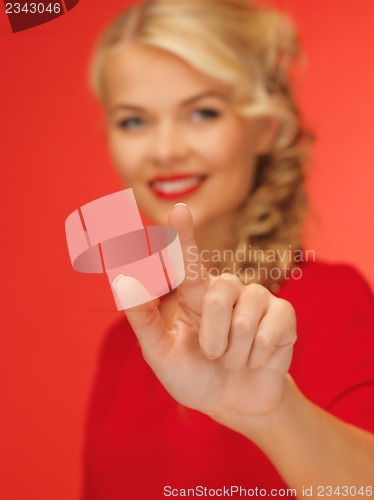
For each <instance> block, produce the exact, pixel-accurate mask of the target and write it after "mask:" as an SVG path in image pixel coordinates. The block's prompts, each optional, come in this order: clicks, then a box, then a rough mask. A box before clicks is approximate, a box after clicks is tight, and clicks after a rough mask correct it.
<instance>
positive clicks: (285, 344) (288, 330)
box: [248, 297, 296, 371]
mask: <svg viewBox="0 0 374 500" xmlns="http://www.w3.org/2000/svg"><path fill="white" fill-rule="evenodd" d="M295 342H296V320H295V311H294V309H293V307H292V306H291V304H290V303H289V302H287V301H286V300H283V299H278V298H275V297H273V299H272V300H271V302H270V305H269V308H268V310H267V312H266V314H265V315H264V317H263V318H262V320H261V321H260V324H259V327H258V330H257V333H256V336H255V338H254V341H253V345H252V349H251V352H250V355H249V360H248V366H249V367H250V368H253V369H256V368H261V367H263V366H265V365H268V367H269V368H272V369H274V370H278V369H281V370H282V371H283V370H284V368H285V364H287V363H288V366H289V363H290V361H291V356H292V346H293V344H294V343H295ZM287 369H288V367H287Z"/></svg>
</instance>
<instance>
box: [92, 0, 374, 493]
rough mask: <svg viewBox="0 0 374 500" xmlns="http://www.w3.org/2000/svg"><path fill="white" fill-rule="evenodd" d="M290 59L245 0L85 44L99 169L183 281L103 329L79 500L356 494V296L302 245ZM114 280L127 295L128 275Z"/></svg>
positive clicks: (368, 460) (366, 436)
mask: <svg viewBox="0 0 374 500" xmlns="http://www.w3.org/2000/svg"><path fill="white" fill-rule="evenodd" d="M298 53H299V49H298V44H297V39H296V36H295V33H294V29H293V26H292V23H291V22H290V21H289V20H288V19H287V18H285V17H284V16H283V15H281V14H279V13H278V12H276V11H274V10H271V9H265V8H260V7H258V6H256V5H254V4H252V3H248V2H247V1H246V0H231V1H230V0H178V1H177V0H174V1H172V0H163V1H161V0H159V1H157V0H155V1H149V2H146V3H143V4H141V5H139V6H136V7H134V8H132V9H130V10H128V11H127V12H125V13H124V14H122V15H121V16H119V17H118V18H117V19H116V20H115V21H114V22H113V23H112V24H111V25H110V26H109V27H108V29H107V30H106V32H105V33H104V35H103V36H102V38H101V39H100V42H99V44H98V47H97V50H96V52H95V55H94V60H93V66H92V67H93V72H92V78H93V86H94V89H95V92H96V94H97V96H98V97H99V99H100V100H101V102H102V104H103V107H104V110H105V116H106V122H107V135H108V143H109V148H110V152H111V155H112V158H113V162H114V164H115V165H116V168H117V169H118V171H119V172H120V174H121V176H122V177H123V179H124V181H125V184H126V186H127V187H131V188H132V189H133V190H134V193H135V197H136V199H137V202H138V204H139V206H140V208H141V209H142V211H143V213H144V214H145V215H146V216H147V217H148V218H151V219H152V220H153V221H154V222H155V223H156V224H158V225H162V224H166V223H167V224H169V225H171V226H173V227H175V228H176V229H177V230H178V233H179V237H180V240H181V243H182V248H183V253H184V259H185V268H186V278H185V280H184V282H183V283H182V284H181V286H180V287H179V288H178V290H177V291H175V292H172V293H170V294H169V295H168V296H166V297H163V298H162V299H161V300H157V301H150V302H148V303H146V304H143V305H142V306H138V307H134V308H131V309H128V310H127V311H126V318H122V319H121V320H120V322H118V324H116V325H115V326H114V327H113V328H112V330H111V331H110V332H109V335H108V337H107V338H106V341H105V345H104V348H103V351H102V356H101V360H100V366H99V371H98V374H97V380H96V384H95V387H94V391H93V395H92V403H91V407H90V412H89V419H88V428H87V437H86V447H85V483H84V484H85V486H84V488H85V490H84V498H85V499H90V500H115V499H116V500H117V499H118V500H119V499H121V500H123V499H157V498H164V497H165V496H230V495H231V496H295V495H297V496H298V497H302V496H309V497H312V498H317V497H318V496H349V497H356V496H358V497H361V498H362V497H366V496H367V497H369V496H371V495H372V487H373V478H374V438H373V435H372V432H373V431H374V405H373V401H374V363H373V361H374V349H373V326H374V307H373V296H372V294H371V291H370V290H369V288H368V286H367V285H366V283H365V281H364V280H363V279H362V278H361V277H360V275H359V274H358V273H357V272H356V271H355V270H354V269H352V268H351V267H349V266H344V265H337V264H335V265H331V264H330V265H329V264H325V263H320V262H315V261H311V259H307V258H306V257H307V255H308V254H307V252H306V251H305V249H303V245H302V241H301V236H300V234H301V229H302V223H303V219H304V215H305V211H306V207H307V203H306V196H305V192H304V178H305V173H304V164H305V161H306V159H307V151H308V146H309V143H310V140H311V134H309V133H308V131H307V130H306V129H305V128H304V126H303V123H302V121H301V117H300V114H299V112H298V108H297V105H296V103H295V102H294V99H293V94H292V90H291V86H290V82H289V76H288V75H289V67H290V64H291V62H292V61H293V60H294V59H295V58H296V57H297V55H298ZM312 260H314V259H312ZM114 287H115V290H116V293H117V295H118V297H119V299H120V300H121V301H122V302H123V303H124V305H126V300H127V298H128V297H129V296H131V294H134V293H137V290H138V289H139V287H141V285H140V284H139V283H138V282H136V281H135V280H134V279H133V278H131V277H126V276H122V277H119V278H117V279H116V281H115V283H114ZM296 318H297V326H296ZM133 332H134V333H135V335H134V334H133ZM297 336H298V341H297V343H296V344H295V341H296V338H297ZM291 361H292V364H291Z"/></svg>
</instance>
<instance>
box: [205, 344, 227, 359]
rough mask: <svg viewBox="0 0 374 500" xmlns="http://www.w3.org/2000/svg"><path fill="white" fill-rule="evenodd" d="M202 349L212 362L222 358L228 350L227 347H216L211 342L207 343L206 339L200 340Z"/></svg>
mask: <svg viewBox="0 0 374 500" xmlns="http://www.w3.org/2000/svg"><path fill="white" fill-rule="evenodd" d="M200 348H201V350H202V352H203V354H204V356H205V357H206V358H208V359H211V360H214V359H217V358H220V357H221V356H222V355H223V354H224V352H225V350H226V348H225V346H219V345H217V344H215V345H214V344H212V343H210V342H206V341H205V340H204V339H200Z"/></svg>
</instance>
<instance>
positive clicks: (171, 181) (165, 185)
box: [149, 174, 206, 199]
mask: <svg viewBox="0 0 374 500" xmlns="http://www.w3.org/2000/svg"><path fill="white" fill-rule="evenodd" d="M205 179H206V176H205V175H198V174H196V175H194V174H175V175H168V176H159V177H156V178H155V179H153V180H152V181H151V182H150V183H149V185H150V188H151V190H152V192H153V193H154V194H155V195H156V196H157V197H159V198H163V199H177V198H181V197H182V196H187V195H189V194H191V193H193V192H194V191H196V190H197V189H199V188H200V187H201V185H202V184H203V183H204V181H205Z"/></svg>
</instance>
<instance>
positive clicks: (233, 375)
mask: <svg viewBox="0 0 374 500" xmlns="http://www.w3.org/2000/svg"><path fill="white" fill-rule="evenodd" d="M168 224H169V225H170V226H172V227H174V228H175V229H177V231H178V234H179V238H180V242H181V246H182V251H183V256H184V264H185V270H186V277H185V279H184V281H183V283H182V284H181V285H180V286H179V287H178V289H177V300H178V306H177V310H176V313H175V316H174V318H173V324H172V327H171V328H170V329H168V328H167V327H166V325H165V323H164V321H163V319H162V317H161V315H160V312H159V309H158V304H159V300H158V299H157V300H153V301H150V302H147V303H145V304H142V305H140V306H137V307H133V308H131V309H127V311H126V315H127V318H128V320H129V322H130V324H131V326H132V328H133V330H134V332H135V334H136V336H137V338H138V340H139V343H140V346H141V349H142V352H143V356H144V358H145V360H146V361H147V363H148V364H149V365H150V366H151V368H152V370H153V371H154V373H155V374H156V376H157V377H158V379H159V380H160V381H161V383H162V384H163V385H164V387H165V388H166V390H167V391H168V392H169V393H170V394H171V396H172V397H173V398H174V399H175V400H177V401H178V402H179V403H181V404H182V405H184V406H187V407H190V408H193V409H195V410H199V411H201V412H203V413H205V414H207V415H210V416H211V417H213V418H215V419H216V420H218V421H221V422H223V423H224V422H226V421H227V420H228V419H229V417H228V415H232V414H234V415H235V414H236V415H248V416H251V415H265V414H268V413H269V412H271V411H273V410H274V409H276V408H277V406H278V405H280V402H281V400H282V397H283V395H284V392H285V387H286V383H287V377H286V375H287V372H288V369H289V366H290V363H291V358H292V352H293V344H294V343H295V341H296V320H295V312H294V310H293V307H292V306H291V304H290V303H289V302H287V301H285V300H283V299H279V298H276V297H275V296H274V295H273V294H272V293H270V292H269V291H268V290H267V289H266V288H264V287H263V286H261V285H258V284H250V285H244V284H243V283H242V282H241V281H240V279H239V278H238V277H237V276H235V275H231V274H223V275H221V276H219V277H211V276H209V273H208V272H207V271H206V269H204V267H203V266H202V264H201V262H200V261H196V258H198V249H197V245H196V243H195V240H194V237H193V223H192V217H191V214H190V212H189V210H188V208H187V207H186V206H183V205H177V206H176V207H175V208H174V209H173V210H172V212H171V213H170V216H169V221H168ZM196 266H198V268H199V269H200V270H201V272H196V270H197V267H196ZM115 286H116V293H117V295H118V297H119V299H121V296H122V297H125V296H126V295H128V294H132V293H136V292H137V290H136V289H137V288H138V289H139V287H140V288H143V287H142V285H141V284H140V283H139V282H137V281H136V280H134V279H133V278H131V277H123V278H120V279H117V280H116V285H115Z"/></svg>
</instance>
